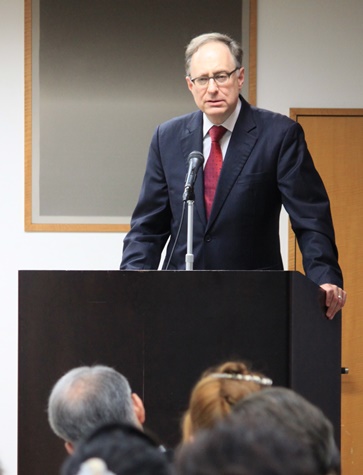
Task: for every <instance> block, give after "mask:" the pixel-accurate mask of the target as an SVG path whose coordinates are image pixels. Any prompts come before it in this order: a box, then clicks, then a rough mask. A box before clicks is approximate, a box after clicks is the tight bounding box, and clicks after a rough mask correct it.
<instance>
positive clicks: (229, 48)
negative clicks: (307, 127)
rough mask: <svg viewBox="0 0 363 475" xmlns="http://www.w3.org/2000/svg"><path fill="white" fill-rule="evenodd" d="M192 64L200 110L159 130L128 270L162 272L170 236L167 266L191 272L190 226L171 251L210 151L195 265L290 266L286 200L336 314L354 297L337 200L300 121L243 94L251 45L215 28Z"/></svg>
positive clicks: (189, 55)
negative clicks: (192, 174)
mask: <svg viewBox="0 0 363 475" xmlns="http://www.w3.org/2000/svg"><path fill="white" fill-rule="evenodd" d="M185 61H186V73H187V76H186V81H187V84H188V88H189V90H190V91H191V93H192V95H193V97H194V100H195V103H196V105H197V106H198V108H199V109H200V110H199V111H198V112H194V113H192V114H188V115H186V116H183V117H178V118H175V119H172V120H170V121H168V122H166V123H164V124H162V125H160V126H159V127H158V128H157V129H156V131H155V134H154V136H153V138H152V142H151V146H150V150H149V156H148V162H147V167H146V173H145V177H144V181H143V185H142V189H141V193H140V197H139V201H138V204H137V206H136V209H135V211H134V213H133V216H132V221H131V230H130V232H129V233H128V234H127V236H126V238H125V240H124V250H123V258H122V263H121V269H135V270H136V269H157V268H158V265H159V261H160V256H161V253H162V250H163V248H164V245H165V244H166V242H167V240H168V238H169V237H170V242H169V245H168V248H167V252H166V258H165V262H168V261H169V259H170V264H169V267H168V268H169V269H173V270H175V269H185V255H186V251H187V249H186V246H187V226H186V223H183V227H182V229H181V235H180V237H179V239H178V242H177V243H176V245H175V249H174V251H173V252H172V248H173V246H174V244H175V240H176V235H177V230H178V227H179V223H180V220H181V216H182V208H183V202H182V196H183V191H184V184H185V176H186V172H187V168H188V156H189V154H190V153H191V152H192V151H195V150H196V151H203V155H204V157H205V158H206V159H207V157H208V159H207V160H206V163H205V168H204V173H199V174H198V176H197V179H196V182H195V186H194V191H195V207H194V228H193V236H194V240H193V252H194V268H195V269H224V270H234V269H235V270H255V269H256V270H257V269H261V270H262V269H264V270H279V269H280V270H281V269H283V265H282V259H281V254H280V239H279V216H280V211H281V206H282V205H283V206H284V207H285V209H286V210H287V212H288V213H289V216H290V219H291V223H292V227H293V229H294V232H295V234H296V236H297V239H298V243H299V246H300V248H301V250H302V253H303V260H304V269H305V273H306V275H307V277H309V278H310V279H311V280H313V281H314V282H316V283H317V284H318V285H320V286H321V287H322V288H323V289H324V290H325V291H326V305H327V307H328V308H327V317H328V318H333V316H334V315H335V313H336V312H337V311H339V310H340V309H341V308H342V307H343V305H344V303H345V300H346V293H345V291H344V290H343V289H342V285H343V280H342V273H341V270H340V267H339V265H338V252H337V249H336V245H335V237H334V229H333V223H332V218H331V212H330V204H329V199H328V196H327V194H326V191H325V188H324V185H323V183H322V181H321V179H320V176H319V175H318V173H317V171H316V169H315V167H314V164H313V161H312V159H311V156H310V154H309V152H308V149H307V145H306V142H305V138H304V133H303V130H302V128H301V126H300V125H299V124H298V123H296V122H294V121H293V120H291V119H289V118H288V117H286V116H283V115H280V114H276V113H272V112H269V111H266V110H262V109H258V108H256V107H252V106H250V105H249V104H248V103H247V102H246V101H245V100H244V99H243V98H242V96H241V95H240V91H241V88H242V85H243V81H244V68H243V67H242V50H241V48H240V46H239V44H238V43H237V42H235V41H234V40H233V39H231V38H230V37H228V36H226V35H221V34H219V33H210V34H205V35H201V36H198V37H196V38H194V39H193V40H192V41H191V42H190V44H189V45H188V47H187V49H186V55H185ZM213 126H218V127H213ZM212 127H213V128H214V129H216V130H217V129H218V128H219V127H223V128H224V129H225V130H223V133H222V134H221V135H223V136H222V138H220V139H218V140H217V142H218V145H217V147H219V149H218V150H219V151H217V152H213V153H211V155H210V152H211V149H213V147H215V144H212V143H211V142H212V139H211V136H212V135H213V134H212V130H211V128H212ZM217 133H218V130H217ZM213 141H214V139H213ZM214 150H215V149H214ZM212 155H213V158H211V157H212ZM216 155H220V160H221V164H220V167H221V170H220V175H219V180H218V184H217V185H216V188H215V190H214V191H213V190H212V198H211V197H210V194H209V193H210V191H211V189H212V188H213V186H214V185H212V184H211V182H210V181H205V180H207V178H206V177H207V175H208V176H209V173H210V172H209V171H208V173H207V170H208V162H210V164H211V163H212V161H214V160H215V156H216ZM222 162H223V166H222ZM213 166H216V165H213ZM208 180H209V179H208ZM205 190H208V196H206V195H205ZM213 195H214V196H213ZM164 268H165V263H164Z"/></svg>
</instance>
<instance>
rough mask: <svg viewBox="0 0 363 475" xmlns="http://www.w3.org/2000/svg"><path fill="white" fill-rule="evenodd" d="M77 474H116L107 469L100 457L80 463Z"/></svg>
mask: <svg viewBox="0 0 363 475" xmlns="http://www.w3.org/2000/svg"><path fill="white" fill-rule="evenodd" d="M77 475H116V474H115V473H113V472H110V471H109V470H108V469H107V465H106V464H105V462H104V461H103V460H102V459H100V458H96V457H94V458H91V459H88V460H86V461H85V462H83V463H82V465H81V467H80V470H79V472H78V473H77Z"/></svg>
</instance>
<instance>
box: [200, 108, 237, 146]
mask: <svg viewBox="0 0 363 475" xmlns="http://www.w3.org/2000/svg"><path fill="white" fill-rule="evenodd" d="M241 107H242V102H241V99H238V102H237V106H236V108H235V110H234V111H233V112H232V114H231V115H230V116H229V117H228V119H226V120H225V121H224V122H223V124H221V125H223V127H225V128H226V129H227V130H229V132H231V133H232V132H233V129H234V126H235V125H236V122H237V119H238V116H239V113H240V110H241ZM213 125H214V124H213V123H212V122H211V121H210V120H209V119H208V117H207V116H206V115H205V114H203V138H204V137H205V136H206V135H207V134H208V132H209V129H210V128H211V127H213Z"/></svg>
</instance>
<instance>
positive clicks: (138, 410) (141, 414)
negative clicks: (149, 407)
mask: <svg viewBox="0 0 363 475" xmlns="http://www.w3.org/2000/svg"><path fill="white" fill-rule="evenodd" d="M131 399H132V403H133V405H134V411H135V415H136V419H137V420H138V421H139V422H140V424H141V425H142V424H143V423H144V422H145V407H144V403H143V402H142V400H141V399H140V398H139V396H138V395H137V394H136V393H132V394H131Z"/></svg>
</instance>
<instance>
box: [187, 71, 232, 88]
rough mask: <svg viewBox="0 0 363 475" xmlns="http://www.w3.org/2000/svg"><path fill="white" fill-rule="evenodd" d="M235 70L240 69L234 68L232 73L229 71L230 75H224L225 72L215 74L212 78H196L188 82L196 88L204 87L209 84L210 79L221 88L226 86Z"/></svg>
mask: <svg viewBox="0 0 363 475" xmlns="http://www.w3.org/2000/svg"><path fill="white" fill-rule="evenodd" d="M237 69H240V68H235V69H234V70H233V71H231V72H230V73H226V72H224V71H223V72H221V73H218V74H215V75H214V76H199V77H198V78H193V79H192V78H190V80H191V81H192V83H193V84H195V85H196V86H198V87H205V86H207V85H208V84H209V81H210V80H211V79H213V81H214V82H215V83H216V84H217V85H218V86H222V85H223V84H226V83H227V82H228V80H229V78H230V77H231V75H232V74H233V73H235V72H236V71H237Z"/></svg>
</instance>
